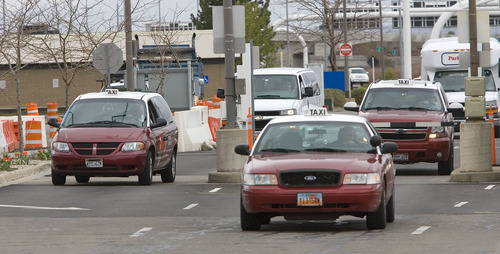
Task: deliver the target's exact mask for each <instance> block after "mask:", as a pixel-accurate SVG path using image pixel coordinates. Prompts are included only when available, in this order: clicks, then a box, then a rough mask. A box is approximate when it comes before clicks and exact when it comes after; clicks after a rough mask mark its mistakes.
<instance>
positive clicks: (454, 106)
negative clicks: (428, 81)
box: [448, 102, 464, 113]
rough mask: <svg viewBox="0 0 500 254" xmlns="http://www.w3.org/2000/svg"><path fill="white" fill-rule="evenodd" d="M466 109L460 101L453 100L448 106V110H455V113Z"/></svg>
mask: <svg viewBox="0 0 500 254" xmlns="http://www.w3.org/2000/svg"><path fill="white" fill-rule="evenodd" d="M463 111H464V106H463V105H462V104H460V103H457V102H453V103H451V104H450V105H449V106H448V112H451V113H453V112H455V113H458V112H463Z"/></svg>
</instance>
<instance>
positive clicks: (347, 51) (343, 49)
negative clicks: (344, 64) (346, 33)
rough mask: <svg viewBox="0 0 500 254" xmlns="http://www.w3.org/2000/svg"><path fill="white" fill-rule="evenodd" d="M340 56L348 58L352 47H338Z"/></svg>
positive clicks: (346, 44)
mask: <svg viewBox="0 0 500 254" xmlns="http://www.w3.org/2000/svg"><path fill="white" fill-rule="evenodd" d="M340 54H341V55H343V56H350V55H351V54H352V46H351V44H349V43H344V44H342V45H340Z"/></svg>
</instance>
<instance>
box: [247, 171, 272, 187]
mask: <svg viewBox="0 0 500 254" xmlns="http://www.w3.org/2000/svg"><path fill="white" fill-rule="evenodd" d="M243 184H245V185H278V178H276V175H273V174H244V175H243Z"/></svg>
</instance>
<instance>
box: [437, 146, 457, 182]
mask: <svg viewBox="0 0 500 254" xmlns="http://www.w3.org/2000/svg"><path fill="white" fill-rule="evenodd" d="M450 144H451V145H450V153H449V156H448V159H447V160H446V161H441V162H438V175H449V174H451V172H452V171H453V169H454V163H453V160H454V157H455V155H454V149H453V140H452V141H451V143H450Z"/></svg>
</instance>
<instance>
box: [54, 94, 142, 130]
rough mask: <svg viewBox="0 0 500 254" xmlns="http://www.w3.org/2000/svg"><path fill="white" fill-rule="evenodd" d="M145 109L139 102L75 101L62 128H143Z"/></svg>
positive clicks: (108, 100)
mask: <svg viewBox="0 0 500 254" xmlns="http://www.w3.org/2000/svg"><path fill="white" fill-rule="evenodd" d="M146 116H147V114H146V107H145V105H144V102H142V101H141V100H130V99H112V100H110V99H109V98H106V99H84V100H77V101H75V103H73V105H71V107H70V108H69V110H68V111H67V112H66V115H65V117H64V121H63V123H62V127H89V126H91V127H102V126H106V127H125V126H129V127H144V126H145V125H146V122H145V120H146Z"/></svg>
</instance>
